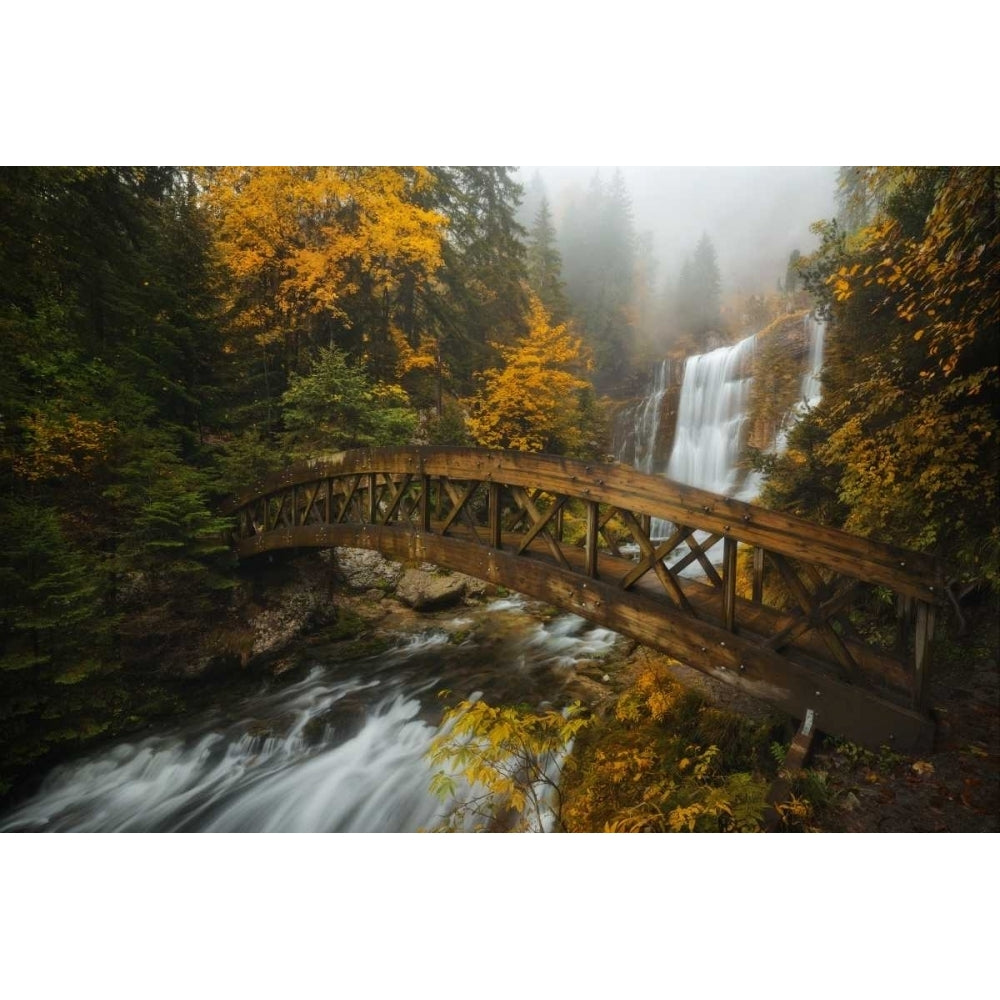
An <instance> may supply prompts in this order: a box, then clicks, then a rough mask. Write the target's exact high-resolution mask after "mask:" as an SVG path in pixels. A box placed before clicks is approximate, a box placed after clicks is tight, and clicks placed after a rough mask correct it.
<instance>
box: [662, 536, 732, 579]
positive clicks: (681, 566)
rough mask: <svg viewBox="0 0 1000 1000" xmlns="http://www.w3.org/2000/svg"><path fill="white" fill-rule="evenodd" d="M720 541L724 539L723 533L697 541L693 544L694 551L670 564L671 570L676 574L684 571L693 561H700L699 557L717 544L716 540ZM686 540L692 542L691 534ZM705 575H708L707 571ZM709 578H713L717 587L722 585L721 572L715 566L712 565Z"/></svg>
mask: <svg viewBox="0 0 1000 1000" xmlns="http://www.w3.org/2000/svg"><path fill="white" fill-rule="evenodd" d="M720 541H722V535H709V536H708V538H706V539H705V541H703V542H701V543H698V542H695V543H694V544H693V545H691V549H692V551H690V552H689V553H688V554H687V555H686V556H684V557H683V558H681V559H678V560H677V562H675V563H671V564H670V572H671V573H673V574H674V575H676V574H678V573H680V572H682V571H683V570H685V569H687V568H688V566H690V565H691V564H692V563H693V562H695V561H699V562H700V561H701V560H700V559H699V558H698V557H699V556H702V557H703V556H704V554H705V552H707V551H708V550H709V549H711V547H712V546H713V545H715V543H716V542H720ZM685 542H687V543H688V544H689V545H690V543H691V538H690V536H688V538H686V539H685ZM703 568H704V567H703ZM705 575H706V576H708V574H707V573H706V574H705ZM709 579H711V580H712V582H713V584H714V585H715V586H716V587H721V586H722V579H721V577H720V576H719V574H718V573H716V572H715V567H714V566H713V567H712V574H711V576H710V577H709Z"/></svg>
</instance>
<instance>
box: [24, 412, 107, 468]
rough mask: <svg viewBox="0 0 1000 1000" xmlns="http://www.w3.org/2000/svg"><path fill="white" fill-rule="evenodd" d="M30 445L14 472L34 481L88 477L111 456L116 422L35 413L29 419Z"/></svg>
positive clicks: (73, 415) (27, 425)
mask: <svg viewBox="0 0 1000 1000" xmlns="http://www.w3.org/2000/svg"><path fill="white" fill-rule="evenodd" d="M25 430H26V431H27V437H28V445H27V449H26V451H25V454H24V455H20V456H18V457H17V458H16V459H15V460H14V471H15V472H16V473H17V474H18V475H19V476H23V477H24V478H25V479H28V480H30V481H32V482H39V481H40V480H43V479H50V478H53V477H57V476H88V475H90V474H91V473H92V472H93V470H94V468H95V466H96V465H97V464H98V463H100V462H101V461H103V460H104V459H105V458H107V456H108V453H109V451H110V448H111V443H112V442H113V441H114V438H115V435H116V434H117V430H118V428H117V425H116V424H115V422H114V421H106V422H101V421H99V420H84V419H82V418H81V417H78V416H77V415H76V414H75V413H71V414H70V415H69V416H67V417H51V416H48V415H46V414H44V413H34V414H32V415H31V416H30V417H29V418H28V420H27V421H26V425H25Z"/></svg>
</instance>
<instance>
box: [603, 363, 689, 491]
mask: <svg viewBox="0 0 1000 1000" xmlns="http://www.w3.org/2000/svg"><path fill="white" fill-rule="evenodd" d="M683 381H684V359H683V358H681V359H669V358H668V359H667V360H666V361H664V362H661V366H660V367H659V368H658V369H657V370H655V372H654V377H653V384H652V385H651V386H650V385H647V386H645V388H646V389H647V395H645V396H633V397H632V398H630V399H624V400H621V401H620V402H617V403H615V404H614V409H613V410H612V411H611V413H610V414H609V416H610V424H611V427H612V439H611V457H612V458H614V459H615V460H617V461H619V462H622V463H624V464H625V465H632V466H635V467H636V468H642V469H647V470H650V471H656V470H663V469H665V468H666V467H667V463H668V462H669V460H670V449H671V448H672V447H673V441H674V431H675V428H676V427H677V410H678V407H679V405H680V398H681V383H682V382H683Z"/></svg>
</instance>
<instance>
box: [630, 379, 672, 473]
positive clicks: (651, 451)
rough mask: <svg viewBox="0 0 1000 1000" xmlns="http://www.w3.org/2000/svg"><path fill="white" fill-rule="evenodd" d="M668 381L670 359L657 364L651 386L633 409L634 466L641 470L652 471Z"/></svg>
mask: <svg viewBox="0 0 1000 1000" xmlns="http://www.w3.org/2000/svg"><path fill="white" fill-rule="evenodd" d="M669 381H670V360H669V359H664V360H663V361H661V362H660V363H659V365H657V368H656V375H655V376H654V377H653V388H652V391H651V392H650V394H649V395H648V396H647V397H646V399H645V400H644V401H643V403H642V404H641V405H640V406H639V407H638V409H637V410H636V411H635V431H634V441H635V467H636V468H637V469H641V470H642V471H643V472H653V471H654V469H653V464H654V461H655V458H656V440H657V437H658V435H659V432H660V407H661V406H662V405H663V397H664V395H665V394H666V391H667V385H668V384H669Z"/></svg>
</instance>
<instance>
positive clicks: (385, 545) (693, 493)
mask: <svg viewBox="0 0 1000 1000" xmlns="http://www.w3.org/2000/svg"><path fill="white" fill-rule="evenodd" d="M227 508H228V511H229V512H231V513H235V514H236V516H237V531H236V549H237V553H238V555H239V556H240V557H241V558H245V557H250V556H254V555H256V554H258V553H263V552H269V551H272V550H275V549H289V548H293V549H294V548H310V547H312V548H327V547H333V546H353V547H356V548H365V549H376V550H378V551H379V552H381V553H383V554H384V555H386V556H388V557H390V558H393V559H397V560H401V561H420V562H423V561H427V562H432V563H435V564H436V565H439V566H442V567H445V568H449V569H453V570H457V571H460V572H463V573H468V574H470V575H472V576H476V577H479V578H481V579H483V580H488V581H491V582H493V583H496V584H502V585H503V586H505V587H509V588H511V589H512V590H516V591H519V592H521V593H523V594H526V595H528V596H530V597H534V598H537V599H539V600H542V601H546V602H548V603H550V604H552V605H555V606H556V607H559V608H562V609H564V610H566V611H571V612H574V613H576V614H578V615H580V616H582V617H583V618H586V619H588V620H589V621H592V622H595V623H596V624H599V625H603V626H605V627H607V628H610V629H614V630H615V631H617V632H620V633H622V634H624V635H627V636H630V637H632V638H633V639H636V640H638V641H639V642H641V643H643V644H644V645H647V646H650V647H653V648H655V649H658V650H661V651H663V652H665V653H668V654H669V655H671V656H673V657H675V658H677V659H678V660H681V661H683V662H684V663H687V664H690V665H691V666H693V667H697V668H698V669H700V670H702V671H704V672H705V673H707V674H710V675H711V676H713V677H717V678H720V679H722V680H724V681H727V682H728V683H730V684H733V685H735V686H737V687H739V688H742V689H744V690H745V691H747V692H748V693H749V694H751V695H754V696H756V697H759V698H762V699H764V700H766V701H768V702H771V703H773V704H774V705H776V706H778V707H779V708H781V709H783V710H784V711H786V712H787V713H789V714H790V715H791V716H793V717H794V718H796V719H807V718H808V719H810V720H812V721H813V722H814V724H815V728H816V729H818V730H822V731H823V732H827V733H830V734H832V735H838V736H842V737H844V738H846V739H849V740H852V741H854V742H857V743H861V744H863V745H866V746H870V747H873V748H877V747H879V746H881V745H883V744H890V745H892V746H894V747H895V748H897V749H899V750H903V751H916V750H922V749H927V748H929V746H930V744H931V741H932V739H933V731H934V730H933V724H932V722H931V720H930V718H929V716H928V714H927V712H926V706H925V691H926V686H927V684H926V682H927V671H928V667H929V665H930V641H931V638H932V636H933V631H934V619H935V612H936V609H937V607H938V606H940V605H942V604H943V603H944V600H945V590H944V583H943V578H942V573H941V570H940V567H939V566H938V564H937V562H936V561H935V560H933V559H932V558H930V557H929V556H926V555H922V554H919V553H915V552H909V551H905V550H901V549H898V548H894V547H892V546H889V545H884V544H880V543H878V542H875V541H871V540H869V539H864V538H858V537H855V536H853V535H850V534H847V533H845V532H842V531H837V530H834V529H831V528H824V527H821V526H818V525H816V524H812V523H810V522H807V521H804V520H802V519H800V518H796V517H792V516H789V515H787V514H780V513H777V512H775V511H769V510H765V509H764V508H761V507H756V506H752V505H750V504H746V503H742V502H740V501H738V500H733V499H729V498H727V497H724V496H720V495H717V494H714V493H708V492H705V491H704V490H698V489H694V488H692V487H689V486H684V485H681V484H679V483H675V482H671V481H669V480H665V479H662V478H660V477H657V476H651V475H647V474H644V473H641V472H638V471H636V470H635V469H632V468H629V467H627V466H621V465H606V464H599V463H590V464H587V463H585V462H580V461H575V460H571V459H564V458H558V457H554V456H550V455H536V454H527V453H522V452H502V451H486V450H479V449H473V448H436V447H423V448H416V447H410V448H387V449H359V450H356V451H348V452H342V453H339V454H335V455H325V456H322V457H319V458H316V459H315V460H313V461H310V462H308V463H305V464H303V465H299V466H295V467H293V468H289V469H288V470H286V471H285V472H283V473H281V474H280V475H277V476H274V477H272V478H269V479H267V480H265V481H263V482H259V483H257V484H255V485H254V486H253V487H252V489H250V490H249V491H248V492H246V493H245V494H243V495H241V496H238V497H236V498H234V499H233V500H231V501H230V503H229V504H228V505H227ZM663 522H667V524H666V529H665V530H666V533H667V534H668V535H669V537H664V538H659V537H655V534H654V532H652V531H651V530H650V529H651V525H656V524H659V525H662V524H663ZM661 533H662V532H661ZM713 548H715V549H716V551H718V550H719V549H721V554H722V555H721V563H720V562H719V560H718V559H717V558H716V557H715V556H714V554H713V558H709V555H708V552H709V550H710V549H713ZM872 587H877V588H882V590H883V594H882V597H883V598H884V597H885V594H884V591H890V592H891V593H892V594H893V595H895V608H896V621H895V626H894V627H893V628H891V629H890V630H889V631H890V632H891V633H892V634H891V636H889V637H888V638H886V637H883V638H882V641H881V642H874V641H867V640H866V639H865V638H863V637H862V636H861V635H859V634H858V632H857V631H856V630H855V628H854V627H853V626H852V624H851V621H850V619H849V617H848V612H849V611H850V609H851V607H852V604H853V603H854V602H856V601H857V600H858V599H859V597H861V596H863V595H864V593H865V591H866V590H869V591H870V588H872ZM890 624H891V623H890Z"/></svg>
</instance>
